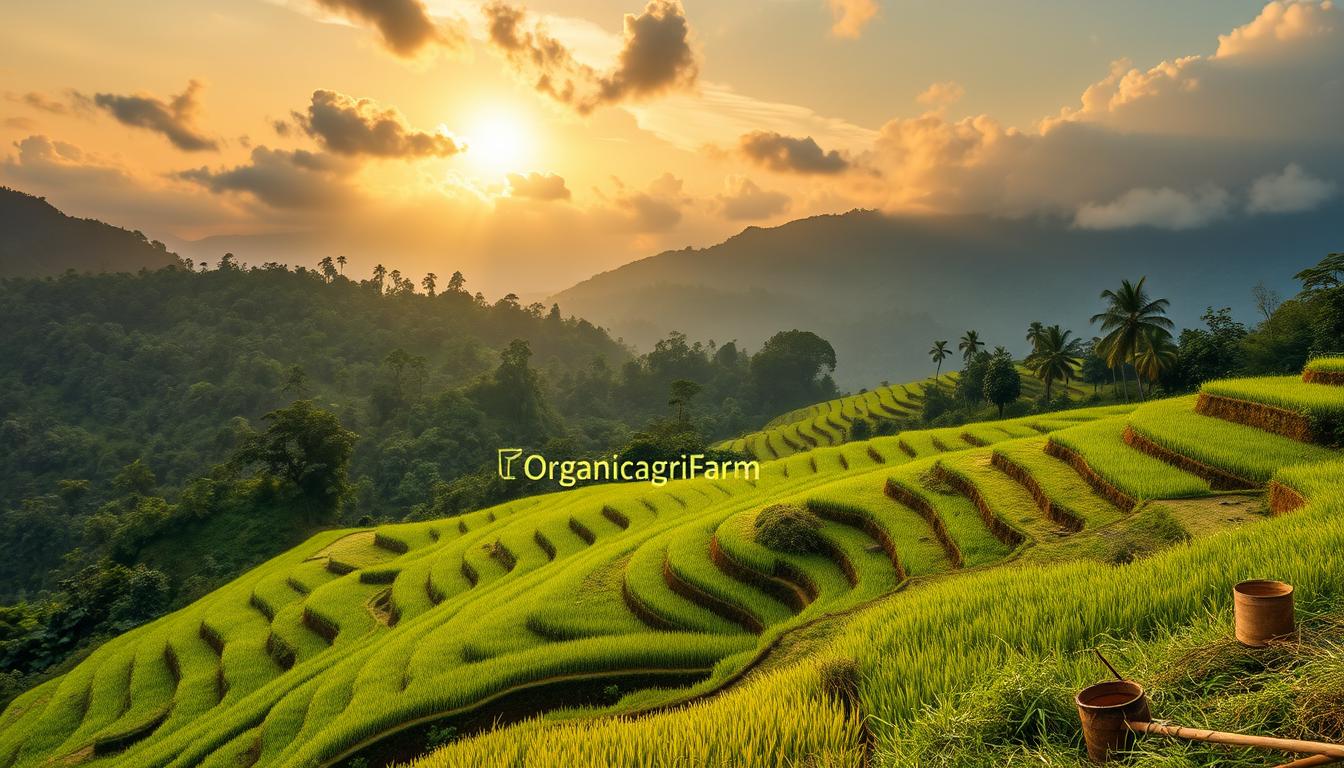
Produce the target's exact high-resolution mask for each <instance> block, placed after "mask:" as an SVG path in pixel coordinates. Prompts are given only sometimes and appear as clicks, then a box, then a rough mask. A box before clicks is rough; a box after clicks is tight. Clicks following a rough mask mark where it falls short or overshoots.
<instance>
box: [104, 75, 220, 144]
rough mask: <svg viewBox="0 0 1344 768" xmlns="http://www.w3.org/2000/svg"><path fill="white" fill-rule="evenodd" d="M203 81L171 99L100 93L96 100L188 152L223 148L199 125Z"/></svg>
mask: <svg viewBox="0 0 1344 768" xmlns="http://www.w3.org/2000/svg"><path fill="white" fill-rule="evenodd" d="M201 87H202V86H201V83H200V82H198V81H196V80H192V81H191V82H189V83H187V89H186V90H185V91H183V92H182V93H179V94H178V95H176V96H173V97H172V98H170V99H169V100H168V101H164V100H162V99H159V98H157V97H154V96H147V95H136V96H119V95H117V94H112V93H99V94H95V95H94V97H93V103H94V104H95V105H97V106H98V107H99V108H101V109H104V110H106V111H107V112H108V113H109V114H111V115H112V116H113V117H114V118H116V119H117V122H119V123H121V124H123V125H129V126H132V127H135V128H144V129H145V130H147V131H153V132H155V133H158V134H162V135H163V136H164V137H165V138H167V139H168V141H170V142H172V144H173V146H175V147H177V148H178V149H181V150H184V151H187V152H196V151H200V150H207V149H208V150H215V149H219V143H218V142H216V141H215V140H214V139H212V138H210V137H209V136H207V135H205V134H204V133H202V132H201V131H200V130H199V129H198V128H197V127H196V117H197V115H198V113H199V112H200V102H199V101H198V100H197V95H198V94H199V93H200V91H201Z"/></svg>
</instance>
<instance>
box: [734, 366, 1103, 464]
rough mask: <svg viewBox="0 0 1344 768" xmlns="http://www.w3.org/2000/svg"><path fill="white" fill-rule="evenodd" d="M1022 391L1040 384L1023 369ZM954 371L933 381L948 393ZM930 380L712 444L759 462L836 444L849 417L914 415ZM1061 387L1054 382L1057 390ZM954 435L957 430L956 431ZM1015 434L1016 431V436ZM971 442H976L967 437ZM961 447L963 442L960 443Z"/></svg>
mask: <svg viewBox="0 0 1344 768" xmlns="http://www.w3.org/2000/svg"><path fill="white" fill-rule="evenodd" d="M1020 373H1021V374H1022V395H1023V397H1025V398H1028V399H1031V398H1036V397H1039V396H1040V394H1041V392H1042V389H1043V386H1042V384H1041V382H1040V381H1039V380H1037V379H1035V378H1032V377H1031V374H1030V373H1029V372H1027V371H1026V369H1022V370H1021V371H1020ZM957 378H958V373H957V372H956V371H952V372H950V373H945V374H943V375H942V376H940V377H939V378H938V379H937V385H938V386H939V387H940V388H942V389H943V390H945V391H947V392H949V393H951V392H952V390H953V388H954V387H955V386H956V383H957ZM932 381H933V380H932V379H926V380H924V381H915V382H908V383H905V384H891V385H888V386H883V387H879V388H878V389H874V390H871V391H868V392H861V393H859V394H857V395H849V396H846V397H841V398H836V399H835V400H828V401H826V402H824V403H817V404H816V405H811V406H808V407H806V408H799V409H797V410H794V411H790V412H788V413H786V414H783V415H781V416H778V417H776V418H774V419H772V420H771V421H770V422H769V423H768V424H766V425H765V427H764V428H762V429H760V430H758V431H756V432H752V433H749V434H747V435H743V436H742V437H739V438H736V439H733V440H725V441H723V442H721V443H719V444H718V445H717V446H716V447H718V448H723V449H727V450H732V451H736V452H738V453H744V454H747V455H749V456H752V457H755V458H756V459H759V460H761V461H770V460H773V459H780V458H784V457H786V456H792V455H793V454H795V453H803V452H806V451H810V450H812V449H813V448H818V447H825V446H833V445H840V444H842V443H846V442H849V441H850V440H851V439H853V438H852V431H851V430H852V429H853V426H854V422H855V421H857V420H859V419H866V420H868V421H869V422H872V423H873V424H874V425H877V424H879V423H881V422H883V421H904V420H907V419H910V418H918V417H919V415H920V412H921V409H922V408H923V405H924V392H925V388H926V387H928V386H930V385H931V383H932ZM1061 387H1063V385H1062V384H1057V385H1056V391H1059V389H1060V388H1061ZM1069 394H1070V396H1071V397H1074V398H1081V397H1084V396H1085V395H1086V392H1085V391H1084V390H1083V389H1081V388H1079V387H1077V386H1076V385H1075V386H1071V387H1070V388H1069ZM976 426H977V427H979V428H981V429H992V427H990V426H989V425H976ZM958 436H960V435H959V433H958ZM1015 436H1020V435H1015ZM971 444H972V445H974V444H975V443H974V442H973V441H972V442H971ZM962 447H964V446H962Z"/></svg>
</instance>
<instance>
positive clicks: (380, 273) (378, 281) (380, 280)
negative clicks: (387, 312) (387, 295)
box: [373, 264, 387, 293]
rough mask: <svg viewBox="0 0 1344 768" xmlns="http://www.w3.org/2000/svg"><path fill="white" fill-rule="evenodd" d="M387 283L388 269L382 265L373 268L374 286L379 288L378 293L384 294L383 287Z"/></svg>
mask: <svg viewBox="0 0 1344 768" xmlns="http://www.w3.org/2000/svg"><path fill="white" fill-rule="evenodd" d="M386 283H387V267H384V266H383V265H382V264H378V265H375V266H374V268H373V284H374V285H376V286H378V292H379V293H382V292H383V287H384V285H385V284H386Z"/></svg>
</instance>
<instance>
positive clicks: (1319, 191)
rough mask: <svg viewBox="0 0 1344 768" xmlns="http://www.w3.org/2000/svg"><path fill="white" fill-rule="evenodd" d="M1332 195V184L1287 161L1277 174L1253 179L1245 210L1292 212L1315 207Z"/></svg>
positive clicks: (1333, 192) (1333, 185)
mask: <svg viewBox="0 0 1344 768" xmlns="http://www.w3.org/2000/svg"><path fill="white" fill-rule="evenodd" d="M1334 194H1335V184H1334V182H1331V181H1326V180H1325V179H1318V178H1316V177H1315V176H1312V175H1310V174H1308V173H1307V172H1306V171H1304V170H1302V166H1300V165H1298V164H1297V163H1289V164H1288V165H1287V166H1285V167H1284V169H1283V171H1282V172H1281V173H1271V174H1268V175H1265V176H1261V177H1260V178H1258V179H1256V180H1255V183H1253V184H1252V185H1251V191H1250V199H1249V200H1248V201H1247V203H1246V210H1247V212H1249V213H1296V212H1298V211H1310V210H1314V209H1315V208H1317V207H1319V206H1320V205H1321V203H1324V202H1325V201H1326V200H1329V199H1330V198H1331V197H1332V196H1333V195H1334Z"/></svg>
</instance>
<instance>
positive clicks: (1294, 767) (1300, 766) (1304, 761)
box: [1275, 755, 1339, 768]
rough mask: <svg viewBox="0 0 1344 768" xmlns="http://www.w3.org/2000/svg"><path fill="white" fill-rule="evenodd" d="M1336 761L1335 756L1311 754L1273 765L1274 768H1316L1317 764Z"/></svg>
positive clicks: (1329, 763)
mask: <svg viewBox="0 0 1344 768" xmlns="http://www.w3.org/2000/svg"><path fill="white" fill-rule="evenodd" d="M1338 762H1339V760H1338V759H1337V758H1333V757H1330V756H1329V755H1312V756H1311V757H1303V758H1299V759H1297V760H1294V761H1292V762H1291V763H1284V764H1283V765H1279V766H1275V768H1316V766H1318V765H1334V764H1336V763H1338Z"/></svg>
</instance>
